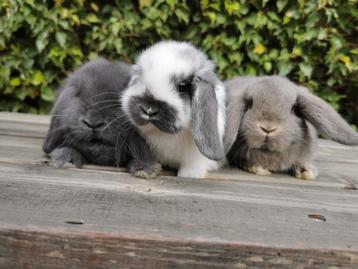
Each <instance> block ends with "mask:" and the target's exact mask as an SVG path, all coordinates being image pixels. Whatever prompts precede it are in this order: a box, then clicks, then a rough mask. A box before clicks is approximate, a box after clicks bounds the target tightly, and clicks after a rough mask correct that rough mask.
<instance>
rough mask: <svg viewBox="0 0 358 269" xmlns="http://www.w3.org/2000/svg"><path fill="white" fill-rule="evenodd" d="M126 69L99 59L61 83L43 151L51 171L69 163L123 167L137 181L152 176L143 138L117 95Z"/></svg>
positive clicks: (127, 74)
mask: <svg viewBox="0 0 358 269" xmlns="http://www.w3.org/2000/svg"><path fill="white" fill-rule="evenodd" d="M131 70H132V69H131V66H130V65H128V64H126V63H123V62H120V61H115V62H110V61H107V60H105V59H102V58H99V59H97V60H93V61H90V62H88V63H86V64H84V65H83V66H82V67H80V68H79V69H78V70H76V71H75V72H73V73H72V74H70V75H69V77H68V78H67V80H66V82H65V84H64V87H63V88H62V90H61V92H60V94H59V96H58V98H57V100H56V102H55V105H54V108H53V111H52V119H51V124H50V129H49V131H48V133H47V136H46V138H45V141H44V144H43V150H44V152H45V153H46V154H48V156H49V157H50V158H51V160H53V161H54V163H55V164H56V165H57V166H62V165H63V164H64V163H66V162H72V163H74V164H75V165H76V166H77V167H81V166H82V164H83V163H91V164H99V165H129V170H130V172H131V173H133V174H136V175H137V176H140V177H152V176H155V174H156V172H157V171H158V165H157V164H156V162H155V160H154V159H153V155H152V154H151V151H150V149H149V147H148V145H147V144H146V142H145V140H144V139H143V137H142V136H141V135H140V134H139V133H138V131H137V130H136V128H135V127H134V126H133V125H132V124H131V123H130V122H129V120H128V118H127V117H126V115H125V114H124V113H123V111H122V108H121V103H120V96H121V94H122V92H123V89H124V88H125V87H126V86H127V85H128V82H129V80H130V77H131V72H132V71H131Z"/></svg>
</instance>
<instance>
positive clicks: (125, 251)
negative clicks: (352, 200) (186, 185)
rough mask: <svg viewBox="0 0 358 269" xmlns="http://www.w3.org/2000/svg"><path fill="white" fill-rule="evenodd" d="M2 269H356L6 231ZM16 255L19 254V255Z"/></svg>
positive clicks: (259, 253) (151, 242) (207, 248)
mask: <svg viewBox="0 0 358 269" xmlns="http://www.w3.org/2000/svg"><path fill="white" fill-rule="evenodd" d="M0 242H2V243H0V268H4V269H5V268H6V269H8V268H14V266H16V268H36V269H48V268H66V269H67V268H86V269H99V268H103V269H118V268H156V269H161V268H199V269H200V268H203V269H214V268H217V269H223V268H238V269H239V268H263V269H264V268H277V269H280V268H290V269H296V268H297V269H298V268H300V269H301V268H309V269H315V268H324V269H326V268H346V269H349V268H352V269H353V268H357V266H358V256H357V253H355V252H350V251H332V250H321V251H317V250H315V249H282V248H272V247H261V246H247V245H241V244H225V243H221V244H218V243H215V244H213V243H210V244H208V243H205V242H200V241H184V242H183V241H176V240H175V239H170V240H163V238H140V237H134V238H133V237H120V236H115V235H113V234H101V233H83V232H76V233H73V232H72V233H69V232H66V233H63V232H61V233H59V232H58V231H39V232H33V233H28V232H26V231H18V230H7V229H2V230H1V232H0ZM15 251H16V253H15Z"/></svg>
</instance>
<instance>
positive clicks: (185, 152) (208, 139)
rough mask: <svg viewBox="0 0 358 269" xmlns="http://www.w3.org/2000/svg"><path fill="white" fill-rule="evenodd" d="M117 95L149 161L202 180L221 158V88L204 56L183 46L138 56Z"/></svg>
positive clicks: (160, 46) (162, 46) (159, 47)
mask: <svg viewBox="0 0 358 269" xmlns="http://www.w3.org/2000/svg"><path fill="white" fill-rule="evenodd" d="M134 69H135V73H134V75H133V77H132V79H131V81H130V83H129V86H128V88H127V89H126V90H125V92H124V94H123V99H122V104H123V110H124V112H125V113H126V114H127V115H128V117H129V119H130V120H131V122H132V123H133V124H134V125H135V126H137V127H138V129H139V130H140V133H141V134H142V135H143V136H144V137H145V139H146V140H147V142H148V144H149V146H150V148H151V149H152V151H153V153H154V154H155V158H156V159H157V160H158V161H159V162H160V163H162V164H163V165H166V166H169V167H171V168H176V169H178V176H181V177H194V178H202V177H204V176H205V174H206V172H207V171H208V170H212V169H216V168H218V167H219V165H220V160H222V159H224V158H225V153H224V147H223V137H224V132H225V96H226V92H225V88H224V85H223V83H222V82H221V81H220V80H219V79H218V78H217V76H216V75H215V72H214V65H213V63H212V62H211V61H210V60H209V59H208V58H207V56H206V55H205V54H204V53H203V52H201V51H200V50H198V49H197V48H195V47H194V46H192V45H191V44H189V43H187V42H177V41H163V42H159V43H157V44H154V45H153V46H151V47H149V48H148V49H146V50H145V51H143V52H142V53H141V54H140V55H139V57H138V59H137V61H136V64H135V68H134Z"/></svg>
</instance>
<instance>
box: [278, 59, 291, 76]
mask: <svg viewBox="0 0 358 269" xmlns="http://www.w3.org/2000/svg"><path fill="white" fill-rule="evenodd" d="M292 69H293V64H292V63H290V62H280V63H279V64H278V70H279V74H280V75H281V76H286V75H288V74H289V73H290V72H291V70H292Z"/></svg>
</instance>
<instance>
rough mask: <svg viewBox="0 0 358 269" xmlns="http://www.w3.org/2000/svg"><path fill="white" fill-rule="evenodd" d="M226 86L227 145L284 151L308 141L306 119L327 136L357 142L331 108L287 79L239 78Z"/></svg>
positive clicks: (352, 142)
mask: <svg viewBox="0 0 358 269" xmlns="http://www.w3.org/2000/svg"><path fill="white" fill-rule="evenodd" d="M227 85H228V88H229V89H230V97H229V104H228V123H227V125H228V128H227V133H226V145H227V146H228V147H230V145H232V144H233V142H234V141H235V140H238V141H239V140H242V141H245V142H246V144H247V146H248V148H249V149H255V150H262V151H267V152H284V151H286V150H287V149H288V148H289V147H291V146H292V145H293V144H304V143H305V142H306V141H307V140H308V137H305V136H306V135H307V133H308V132H307V128H308V125H307V122H309V123H311V124H312V125H313V126H314V127H315V128H316V129H317V130H318V131H319V132H320V133H321V134H322V135H323V136H325V137H327V138H330V139H332V140H334V141H337V142H339V143H343V144H358V135H357V133H356V132H354V131H353V130H352V129H351V128H350V126H349V125H348V124H347V123H346V122H345V121H344V120H343V119H342V118H341V116H340V115H338V113H336V112H335V111H334V110H333V108H332V107H330V106H329V105H328V104H327V103H326V102H324V101H323V100H322V99H320V98H318V97H316V96H314V95H312V94H311V93H310V92H309V91H308V90H307V89H306V88H304V87H300V86H297V85H295V84H294V83H292V82H290V81H289V80H288V79H286V78H283V77H279V76H271V77H259V78H242V79H240V78H239V79H237V80H233V81H231V82H228V84H227ZM306 121H307V122H306Z"/></svg>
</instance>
